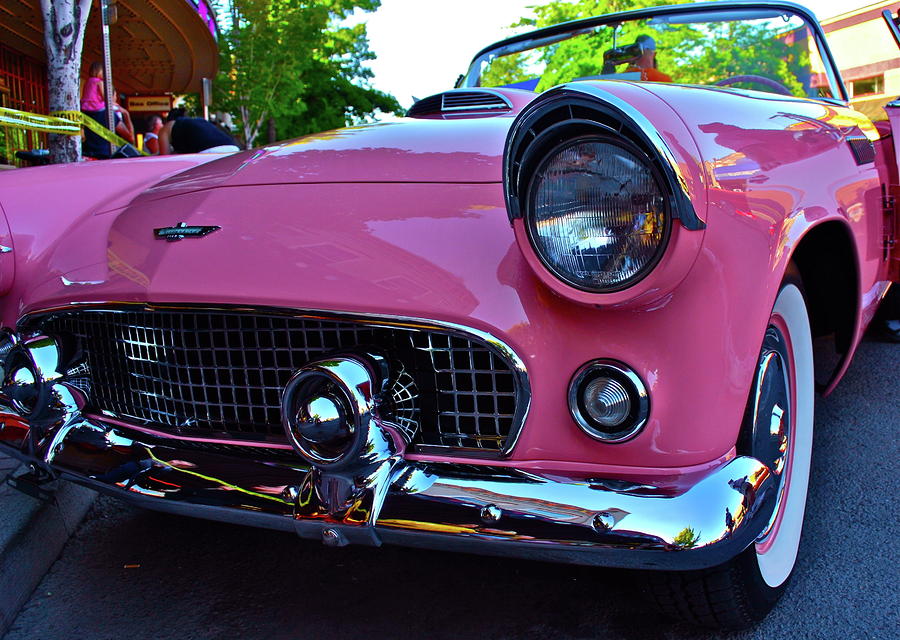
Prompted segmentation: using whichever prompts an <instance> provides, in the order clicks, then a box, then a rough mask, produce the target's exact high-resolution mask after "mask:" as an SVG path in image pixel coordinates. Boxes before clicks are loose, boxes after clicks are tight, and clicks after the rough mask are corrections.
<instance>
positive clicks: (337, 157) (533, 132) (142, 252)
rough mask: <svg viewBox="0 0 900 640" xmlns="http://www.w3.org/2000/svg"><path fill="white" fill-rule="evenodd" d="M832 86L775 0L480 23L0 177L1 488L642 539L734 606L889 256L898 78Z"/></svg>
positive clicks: (592, 541) (768, 556)
mask: <svg viewBox="0 0 900 640" xmlns="http://www.w3.org/2000/svg"><path fill="white" fill-rule="evenodd" d="M890 26H891V27H892V26H893V25H892V24H891V25H890ZM888 28H889V27H888V26H886V27H885V34H886V37H889V35H888V34H889V31H888ZM724 49H729V50H730V51H731V55H730V56H727V57H723V56H721V55H717V53H718V52H721V51H722V50H724ZM847 105H848V101H847V93H846V90H845V88H844V86H843V84H842V83H841V79H840V74H839V72H838V69H837V68H836V66H835V64H834V61H833V59H832V57H831V54H830V53H829V50H828V47H827V45H826V43H825V39H824V35H823V32H822V30H821V28H820V27H819V25H818V24H817V23H816V21H815V19H814V17H813V16H812V15H811V14H810V13H809V12H808V11H807V10H806V9H803V8H801V7H799V6H797V5H794V4H791V3H787V2H740V1H739V2H716V3H707V4H696V5H681V6H672V7H657V8H650V9H641V10H637V11H631V12H627V13H620V14H615V15H609V16H603V17H596V18H587V19H584V20H579V21H576V22H570V23H566V24H561V25H558V26H554V27H550V28H545V29H541V30H538V31H535V32H533V33H530V34H526V35H521V36H516V37H514V38H510V39H508V40H506V41H503V42H500V43H497V44H495V45H493V46H491V47H488V48H487V49H485V50H484V51H482V52H481V53H479V54H478V55H477V56H476V58H475V59H474V61H473V63H472V65H471V67H470V69H469V70H468V72H467V73H466V74H465V75H464V76H462V77H461V79H460V81H459V83H458V87H457V88H456V89H452V90H448V91H446V92H445V93H442V94H440V95H436V96H431V97H429V98H425V99H423V100H420V101H419V102H417V103H416V104H415V105H414V106H413V108H412V109H411V110H410V112H409V114H408V117H406V118H404V119H402V120H400V121H396V122H386V123H381V124H373V125H365V126H358V127H351V128H347V129H342V130H339V131H331V132H327V133H323V134H319V135H314V136H308V137H305V138H301V139H298V140H293V141H290V142H286V143H283V144H279V145H275V146H271V147H266V148H262V149H256V150H251V151H246V152H241V153H237V154H234V155H227V156H221V155H215V154H205V155H204V154H200V155H194V156H169V157H159V158H150V159H143V158H142V159H134V160H123V161H109V162H104V163H100V162H97V163H85V164H82V165H70V166H59V167H42V168H35V169H27V170H20V171H15V172H7V173H6V174H4V175H2V176H0V205H2V214H3V215H2V217H0V245H2V249H0V251H2V253H0V292H2V294H3V297H2V307H0V313H2V322H3V326H4V327H6V329H4V332H3V334H2V336H0V355H2V370H3V371H2V372H3V381H2V392H0V446H2V450H3V451H4V452H5V453H7V454H12V455H15V456H18V457H19V458H21V459H23V460H25V461H27V462H29V463H31V465H32V472H31V474H30V476H29V477H28V478H26V479H25V480H23V481H28V482H32V483H35V484H40V483H41V482H43V481H44V480H46V479H50V478H56V477H61V478H63V479H66V480H69V481H72V482H77V483H79V484H82V485H86V486H88V487H92V488H94V489H97V490H98V491H101V492H104V493H107V494H110V495H113V496H116V497H119V498H122V499H124V500H128V501H130V502H133V503H136V504H139V505H143V506H145V507H147V508H150V509H158V510H162V511H168V512H172V513H178V514H187V515H193V516H197V517H202V518H211V519H216V520H222V521H227V522H235V523H243V524H248V525H253V526H258V527H268V528H272V529H281V530H288V531H294V532H296V533H297V534H299V535H300V536H302V537H304V538H313V539H318V540H321V541H322V542H324V543H325V544H326V545H331V546H343V545H348V544H361V545H371V546H379V545H381V544H383V543H384V544H400V545H411V546H421V547H431V548H437V549H449V550H460V551H470V552H475V553H487V554H499V555H506V556H519V557H524V558H535V559H541V560H549V561H556V562H568V563H580V564H587V565H598V566H610V567H627V568H632V569H640V570H643V571H644V573H642V575H643V576H645V579H646V581H647V583H648V584H649V592H650V593H651V594H652V595H653V596H654V598H656V599H657V600H658V603H659V605H660V606H661V607H662V609H663V610H664V611H667V612H670V613H672V614H675V615H680V616H683V617H685V618H687V619H688V620H691V621H693V622H696V623H699V624H705V625H716V626H723V627H741V626H746V625H749V624H753V623H754V622H756V621H758V620H760V619H761V618H762V617H764V616H765V615H766V613H767V612H768V611H769V609H771V607H772V606H773V605H774V604H775V602H776V601H777V599H778V597H779V596H780V595H781V593H782V591H783V590H784V588H785V584H786V583H787V581H788V579H789V578H790V575H791V572H792V570H793V567H794V563H795V558H796V556H797V549H798V545H799V541H800V533H801V527H802V523H803V512H804V503H805V499H806V493H807V482H808V479H809V470H810V455H811V441H812V426H813V396H814V394H815V392H816V391H817V389H818V390H819V391H823V392H828V391H829V390H830V389H831V388H833V387H834V385H835V384H837V382H838V381H839V380H840V378H841V376H842V374H843V373H844V371H845V370H846V368H847V366H848V363H849V361H850V358H851V357H852V355H853V353H854V350H855V349H856V346H857V344H858V343H859V341H860V337H861V335H862V333H863V331H864V330H865V328H866V326H867V324H868V323H869V322H870V320H871V319H872V317H873V314H874V313H875V311H876V308H877V307H878V305H879V302H880V301H881V300H882V298H883V297H884V296H885V295H886V293H887V290H888V287H889V286H890V284H891V281H892V280H896V279H897V278H898V261H897V259H898V254H897V249H896V248H895V245H894V241H893V233H894V229H895V225H896V224H897V223H896V217H897V213H896V205H895V200H894V192H895V190H896V186H895V185H897V184H898V183H900V179H898V165H897V156H896V154H895V148H894V146H893V145H894V141H895V140H896V138H895V137H892V135H891V128H892V125H893V124H900V115H898V114H900V107H892V106H889V107H888V109H887V110H888V112H889V114H890V116H891V118H892V119H893V121H892V123H889V122H885V123H879V124H878V126H877V127H876V126H875V125H874V124H873V123H872V122H871V121H870V120H869V119H868V118H867V117H865V116H864V115H862V114H860V113H858V112H856V111H854V110H853V109H851V108H849V107H848V106H847ZM819 337H822V338H823V339H825V340H827V339H829V337H830V339H831V340H832V342H833V345H834V353H833V354H830V353H828V352H826V355H825V357H822V358H819V356H818V350H817V355H816V356H814V355H813V350H812V346H811V345H812V340H813V338H819ZM827 356H833V357H830V358H829V357H827ZM817 359H818V360H821V361H816V360H817ZM814 372H815V373H814ZM816 376H818V379H816Z"/></svg>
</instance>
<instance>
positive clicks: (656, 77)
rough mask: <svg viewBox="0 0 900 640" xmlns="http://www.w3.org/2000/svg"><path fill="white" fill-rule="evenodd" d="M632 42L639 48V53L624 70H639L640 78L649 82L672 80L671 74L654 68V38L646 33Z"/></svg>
mask: <svg viewBox="0 0 900 640" xmlns="http://www.w3.org/2000/svg"><path fill="white" fill-rule="evenodd" d="M634 43H635V44H636V45H638V46H639V47H640V48H641V55H640V57H639V58H638V59H637V60H635V61H634V62H632V63H631V64H630V65H628V68H627V69H625V72H626V73H627V72H629V71H640V73H641V80H647V81H650V82H672V76H670V75H669V74H667V73H663V72H662V71H660V70H659V69H657V68H656V40H654V39H653V38H651V37H650V36H648V35H642V36H638V37H637V39H636V40H635V41H634Z"/></svg>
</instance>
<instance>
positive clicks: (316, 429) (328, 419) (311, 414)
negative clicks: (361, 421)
mask: <svg viewBox="0 0 900 640" xmlns="http://www.w3.org/2000/svg"><path fill="white" fill-rule="evenodd" d="M347 418H348V416H347V410H346V409H345V408H344V406H343V403H342V402H341V399H340V398H338V397H336V396H335V395H320V396H314V397H312V398H310V399H309V400H302V401H301V402H300V403H299V406H298V408H297V413H296V415H294V418H293V420H292V424H291V429H292V431H293V432H294V435H295V437H296V438H297V439H298V440H301V441H303V442H305V443H306V445H307V447H308V448H309V449H311V450H312V451H315V452H316V454H317V455H318V456H319V457H320V458H322V459H326V460H333V459H336V458H337V457H339V456H340V455H341V453H343V452H344V450H345V449H346V448H347V446H348V445H349V444H350V441H351V440H352V438H353V432H354V427H353V424H352V423H351V422H350V421H349V420H348V419H347Z"/></svg>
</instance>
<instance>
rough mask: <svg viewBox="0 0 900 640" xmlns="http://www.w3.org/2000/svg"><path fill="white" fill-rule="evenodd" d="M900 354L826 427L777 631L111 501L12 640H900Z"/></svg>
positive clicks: (513, 565)
mask: <svg viewBox="0 0 900 640" xmlns="http://www.w3.org/2000/svg"><path fill="white" fill-rule="evenodd" d="M898 426H900V345H892V344H884V343H873V342H867V343H864V344H863V345H862V347H861V350H860V353H859V354H858V356H857V357H856V359H855V361H854V363H853V365H852V368H851V370H850V372H849V374H848V377H847V378H846V379H845V380H844V382H843V383H842V384H841V386H840V387H839V388H838V390H837V391H836V392H835V393H834V394H833V395H832V396H831V397H829V398H826V399H824V400H821V401H820V402H819V405H818V407H817V412H816V436H815V451H814V467H813V481H812V486H811V490H810V496H809V503H808V506H807V514H808V515H807V526H806V529H805V531H804V536H803V537H804V540H803V546H802V548H801V551H800V558H799V567H798V571H797V572H796V574H795V576H794V579H793V581H792V583H791V584H790V586H789V588H788V591H787V594H786V597H785V598H784V600H783V601H782V602H781V603H780V605H779V606H778V607H777V608H776V610H775V611H774V612H773V613H772V614H771V615H770V616H769V618H768V619H767V620H766V621H765V622H764V623H763V624H761V625H760V626H759V627H757V628H756V629H754V630H752V631H748V632H743V633H737V634H721V635H717V634H711V633H708V632H704V631H698V630H696V629H692V628H690V627H688V626H686V625H683V624H673V623H671V622H669V621H667V620H665V619H663V618H661V617H659V616H658V615H657V614H655V613H653V612H652V611H651V610H650V609H649V607H648V606H646V605H645V604H644V603H642V602H641V601H640V597H639V596H638V595H637V594H636V593H635V592H634V591H633V590H632V589H631V588H630V587H629V574H628V573H627V572H621V571H611V570H597V569H585V568H580V567H567V566H557V565H545V564H540V563H532V562H523V561H513V560H503V559H495V558H482V557H475V556H465V555H455V554H449V553H437V552H426V551H418V550H409V549H402V548H382V549H380V550H375V549H367V548H352V547H351V548H345V549H327V548H324V547H323V546H321V545H320V544H318V543H314V542H308V541H304V540H300V539H298V538H295V537H294V536H292V535H289V534H282V533H274V532H268V531H260V530H254V529H249V528H243V527H237V526H229V525H222V524H218V523H211V522H204V521H200V520H192V519H186V518H179V517H175V516H167V515H162V514H155V513H151V512H146V511H140V510H136V509H132V508H130V507H127V506H125V505H122V504H120V503H118V502H116V501H114V500H112V499H108V498H102V499H101V500H100V501H99V502H98V503H97V505H96V507H95V508H94V510H93V512H92V513H91V514H90V515H89V516H88V518H87V519H86V520H85V522H84V524H83V525H82V527H81V528H80V529H79V531H78V532H77V534H76V535H75V537H74V538H73V539H72V540H71V541H70V542H69V544H68V546H67V547H66V549H65V551H64V552H63V554H62V556H61V558H60V559H59V560H58V561H57V562H56V564H55V565H54V566H53V568H52V569H51V571H50V572H49V574H48V575H47V576H46V578H45V579H44V581H43V582H42V583H41V585H40V586H39V587H38V589H37V590H36V591H35V593H34V595H33V596H32V598H31V600H30V601H29V602H28V604H27V605H26V607H25V608H24V609H23V611H22V612H21V614H20V615H19V617H18V619H17V620H16V621H15V623H14V625H13V627H12V628H11V630H10V632H9V633H8V634H7V636H6V640H21V639H24V638H28V639H32V638H40V639H42V640H53V639H57V638H58V639H65V640H75V639H80V638H85V639H95V638H96V639H104V638H116V639H119V638H132V639H135V640H140V639H143V638H152V639H153V640H163V639H168V638H172V639H177V640H187V639H192V638H204V639H207V638H208V639H214V638H229V639H231V638H266V639H270V638H271V639H280V638H317V639H332V638H363V637H371V638H401V637H402V638H408V639H411V638H429V639H432V638H433V639H444V638H446V639H458V638H475V637H483V638H492V639H493V638H561V639H574V638H623V639H626V640H638V639H648V640H649V639H651V638H652V639H654V640H661V639H669V638H698V639H699V638H729V639H742V638H770V637H788V638H852V639H856V638H890V639H895V638H898V637H900V613H898V612H900V600H898V592H900V581H898V575H900V562H898V545H897V535H898V530H897V526H896V522H897V514H896V511H895V509H894V501H895V500H896V499H897V496H898V495H900V473H898V462H897V460H898V453H900V452H898V445H897V432H898Z"/></svg>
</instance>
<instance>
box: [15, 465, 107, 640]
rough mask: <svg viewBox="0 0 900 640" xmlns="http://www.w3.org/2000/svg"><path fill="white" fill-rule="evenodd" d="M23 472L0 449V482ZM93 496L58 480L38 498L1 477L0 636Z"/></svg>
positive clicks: (75, 525)
mask: <svg viewBox="0 0 900 640" xmlns="http://www.w3.org/2000/svg"><path fill="white" fill-rule="evenodd" d="M24 471H25V467H24V466H23V465H22V464H21V463H19V461H18V460H15V459H13V458H9V457H6V456H4V455H3V454H0V482H2V481H3V480H4V479H5V478H6V477H7V476H8V475H9V474H10V472H15V473H16V474H18V473H22V472H24ZM51 486H52V485H51ZM96 496H97V494H96V493H94V492H93V491H91V490H90V489H85V488H84V487H79V486H76V485H74V484H72V483H69V482H58V487H57V489H56V492H55V495H54V499H53V500H50V501H40V500H37V499H35V498H32V497H30V496H27V495H25V494H23V493H20V492H19V491H16V490H15V489H13V488H12V487H10V486H9V485H7V484H6V483H5V482H3V483H2V484H0V636H2V635H3V634H4V633H5V632H6V630H7V629H8V628H9V626H10V625H11V624H12V622H13V620H14V619H15V617H16V615H17V614H18V612H19V609H20V608H21V607H22V605H24V604H25V602H26V601H27V600H28V598H29V596H30V595H31V592H32V591H34V589H35V587H37V585H38V583H39V582H40V581H41V578H43V577H44V574H45V573H47V571H48V570H49V569H50V566H51V565H52V564H53V562H54V561H55V560H56V558H57V557H58V556H59V554H60V552H61V551H62V548H63V546H65V544H66V541H67V540H68V539H69V536H71V535H72V533H74V532H75V529H76V528H77V527H78V524H79V523H80V522H81V520H82V518H84V516H85V515H86V514H87V512H88V509H90V507H91V505H92V504H93V502H94V498H95V497H96Z"/></svg>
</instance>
